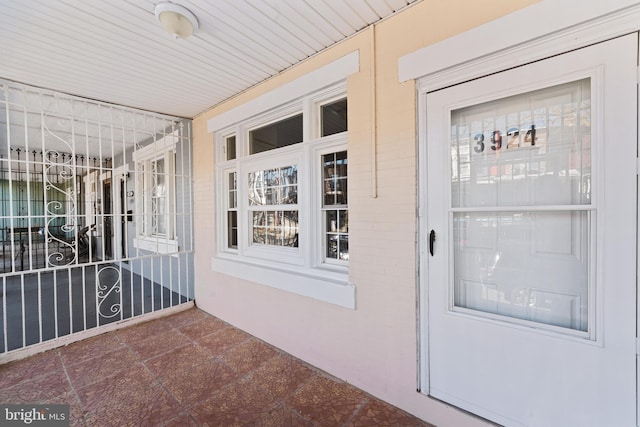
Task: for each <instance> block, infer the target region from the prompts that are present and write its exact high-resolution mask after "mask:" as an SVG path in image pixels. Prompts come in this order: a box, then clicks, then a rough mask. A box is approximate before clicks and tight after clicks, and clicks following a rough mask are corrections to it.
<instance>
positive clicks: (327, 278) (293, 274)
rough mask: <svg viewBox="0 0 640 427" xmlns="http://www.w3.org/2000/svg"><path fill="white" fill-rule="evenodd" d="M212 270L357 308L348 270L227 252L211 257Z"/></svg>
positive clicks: (342, 305)
mask: <svg viewBox="0 0 640 427" xmlns="http://www.w3.org/2000/svg"><path fill="white" fill-rule="evenodd" d="M211 270H212V271H215V272H218V273H223V274H227V275H229V276H233V277H237V278H239V279H244V280H248V281H251V282H255V283H259V284H261V285H265V286H269V287H272V288H276V289H280V290H283V291H287V292H291V293H294V294H297V295H302V296H306V297H309V298H313V299H316V300H319V301H324V302H328V303H330V304H335V305H339V306H341V307H345V308H351V309H355V308H356V300H355V295H356V288H355V286H353V285H352V284H350V283H349V280H348V275H347V274H345V273H339V272H335V271H328V270H322V269H312V268H304V267H299V268H296V267H294V266H290V265H281V264H279V265H277V266H276V265H273V264H269V263H267V262H261V263H257V262H247V261H242V260H238V259H229V258H227V257H224V256H218V257H213V258H211Z"/></svg>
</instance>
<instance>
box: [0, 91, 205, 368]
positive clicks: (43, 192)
mask: <svg viewBox="0 0 640 427" xmlns="http://www.w3.org/2000/svg"><path fill="white" fill-rule="evenodd" d="M190 132H191V123H190V121H189V120H183V119H178V118H174V117H169V116H164V115H159V114H155V113H149V112H144V111H137V110H134V109H130V108H126V107H120V106H114V105H109V104H103V103H99V102H96V101H91V100H86V99H81V98H77V97H72V96H68V95H64V94H60V93H55V92H52V91H48V90H42V89H38V88H34V87H29V86H25V85H22V84H17V83H14V82H9V81H4V80H0V245H1V250H0V286H1V291H2V292H1V294H0V332H1V334H2V335H1V336H0V356H1V355H2V354H3V353H8V352H11V351H14V350H19V349H22V348H25V347H27V346H30V345H33V344H37V343H43V342H46V341H50V340H55V339H56V338H60V337H63V336H67V335H71V334H75V333H79V332H82V331H86V330H88V329H92V328H96V327H99V326H102V325H106V324H110V323H114V322H118V321H122V320H125V319H129V318H132V317H136V316H143V315H145V314H147V313H150V312H154V311H157V310H162V309H165V308H169V307H174V306H176V305H180V304H184V303H187V302H190V301H192V300H193V244H192V241H193V223H192V196H191V195H192V190H191V171H192V166H191V165H192V158H191V134H190Z"/></svg>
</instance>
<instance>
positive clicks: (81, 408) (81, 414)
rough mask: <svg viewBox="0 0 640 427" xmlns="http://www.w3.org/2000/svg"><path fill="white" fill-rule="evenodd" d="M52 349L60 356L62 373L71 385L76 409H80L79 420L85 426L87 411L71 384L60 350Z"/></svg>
mask: <svg viewBox="0 0 640 427" xmlns="http://www.w3.org/2000/svg"><path fill="white" fill-rule="evenodd" d="M54 351H55V352H56V353H58V358H60V365H61V366H62V372H64V375H65V377H66V378H67V382H68V383H69V387H71V393H72V394H73V396H74V397H75V399H76V403H77V405H78V409H79V410H80V417H81V420H80V421H81V423H82V425H83V426H86V425H87V420H86V418H85V415H86V414H88V413H89V411H86V410H85V409H84V405H83V404H82V401H81V400H80V396H79V395H78V390H76V386H75V385H74V384H73V381H71V377H70V376H69V371H67V364H66V363H65V361H64V358H63V357H62V352H61V351H60V350H59V349H55V350H54ZM69 418H71V405H69Z"/></svg>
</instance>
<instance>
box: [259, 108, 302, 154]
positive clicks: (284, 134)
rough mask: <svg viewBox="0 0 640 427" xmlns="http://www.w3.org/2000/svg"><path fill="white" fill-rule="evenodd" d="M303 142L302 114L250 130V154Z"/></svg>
mask: <svg viewBox="0 0 640 427" xmlns="http://www.w3.org/2000/svg"><path fill="white" fill-rule="evenodd" d="M299 142H302V114H298V115H296V116H293V117H289V118H287V119H284V120H280V121H279V122H276V123H271V124H269V125H266V126H263V127H261V128H258V129H254V130H252V131H250V132H249V154H256V153H262V152H263V151H269V150H275V149H276V148H282V147H286V146H288V145H293V144H297V143H299Z"/></svg>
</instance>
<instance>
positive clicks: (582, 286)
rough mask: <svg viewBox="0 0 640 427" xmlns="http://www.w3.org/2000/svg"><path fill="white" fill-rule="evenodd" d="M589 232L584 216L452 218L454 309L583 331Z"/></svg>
mask: <svg viewBox="0 0 640 427" xmlns="http://www.w3.org/2000/svg"><path fill="white" fill-rule="evenodd" d="M589 227H590V214H589V213H588V212H586V211H585V212H571V211H568V212H500V213H496V212H482V213H456V214H454V217H453V239H454V245H453V246H454V259H455V261H454V283H455V288H454V304H455V306H456V307H463V308H468V309H473V310H478V311H483V312H487V313H493V314H498V315H502V316H509V317H514V318H518V319H523V320H531V321H536V322H541V323H545V324H548V325H554V326H560V327H565V328H570V329H576V330H579V331H586V330H587V314H588V305H587V302H588V293H589V286H588V284H589V262H588V261H589V247H588V244H587V243H588V240H587V239H586V238H585V236H587V235H588V232H589Z"/></svg>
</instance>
